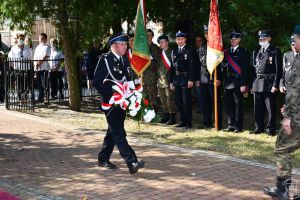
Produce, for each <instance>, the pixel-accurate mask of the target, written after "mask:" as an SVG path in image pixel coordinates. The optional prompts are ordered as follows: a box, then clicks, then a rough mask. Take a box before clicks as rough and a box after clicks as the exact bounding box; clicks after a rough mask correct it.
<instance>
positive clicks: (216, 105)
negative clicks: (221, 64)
mask: <svg viewBox="0 0 300 200" xmlns="http://www.w3.org/2000/svg"><path fill="white" fill-rule="evenodd" d="M217 67H218V66H217ZM217 67H216V68H215V70H214V73H215V74H214V102H215V103H214V105H215V109H214V111H215V129H216V131H219V115H218V86H217V80H218V73H217Z"/></svg>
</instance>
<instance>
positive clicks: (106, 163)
mask: <svg viewBox="0 0 300 200" xmlns="http://www.w3.org/2000/svg"><path fill="white" fill-rule="evenodd" d="M97 165H98V166H99V167H105V168H107V169H116V168H117V165H115V164H112V163H111V162H109V161H98V163H97Z"/></svg>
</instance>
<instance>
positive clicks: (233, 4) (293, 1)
mask: <svg viewBox="0 0 300 200" xmlns="http://www.w3.org/2000/svg"><path fill="white" fill-rule="evenodd" d="M137 4H138V0H126V1H125V0H101V1H94V0H84V1H82V0H42V1H41V0H26V1H24V0H0V21H2V22H3V21H4V20H7V19H9V20H10V26H11V28H14V27H16V28H19V29H23V30H27V31H30V29H31V27H32V25H33V24H34V20H35V19H36V17H37V16H40V17H44V18H46V19H49V20H52V21H54V22H55V24H56V26H57V28H58V31H59V34H60V36H61V37H62V41H63V42H64V45H63V49H64V51H65V53H66V52H67V56H66V62H67V63H69V66H67V70H69V73H70V76H71V77H70V79H71V85H73V87H74V85H76V83H73V82H76V81H77V82H78V79H77V78H76V77H77V76H78V74H77V73H78V71H76V66H75V65H76V62H75V59H76V56H77V55H78V54H80V52H81V51H82V49H86V48H87V47H88V46H89V44H90V43H91V41H92V40H93V39H95V38H100V39H105V38H107V36H108V35H109V34H110V31H111V30H113V32H118V31H121V30H122V28H121V24H122V23H123V22H125V21H127V22H128V27H129V28H130V27H133V22H134V19H135V15H136V9H137ZM209 6H210V0H168V1H161V0H146V10H147V16H148V20H152V21H154V22H162V23H163V27H164V29H163V30H164V33H167V34H169V33H171V34H173V35H174V33H175V32H176V31H177V30H178V29H183V30H184V29H185V31H187V32H189V33H190V35H191V36H194V35H195V34H197V33H202V27H203V24H207V22H208V17H209ZM299 10H300V2H299V0H285V1H279V0H264V1H261V0H248V1H245V0H219V11H220V13H219V14H220V19H221V29H222V33H223V36H224V43H225V44H227V45H228V37H227V36H228V34H229V33H230V32H231V31H233V30H235V31H240V32H242V33H243V35H244V37H243V39H242V45H243V46H245V47H246V48H248V49H249V50H253V49H254V48H255V47H256V46H257V32H258V30H260V29H270V30H272V31H273V37H272V39H273V41H274V43H275V44H276V45H277V46H279V47H281V48H282V50H283V51H286V50H288V49H289V42H288V41H289V38H290V35H291V31H292V27H293V26H294V25H295V24H296V23H300V17H299ZM68 59H71V61H70V60H68ZM77 85H78V84H77ZM71 87H72V86H71ZM70 89H74V88H70ZM72 92H74V91H72ZM75 92H79V91H77V90H76V89H75ZM72 98H74V99H73V101H75V102H76V105H74V106H73V109H75V110H78V109H79V107H80V104H78V101H79V98H80V97H79V95H75V96H73V97H72ZM71 107H72V106H71Z"/></svg>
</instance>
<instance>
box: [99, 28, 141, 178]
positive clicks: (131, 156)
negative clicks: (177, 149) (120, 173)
mask: <svg viewBox="0 0 300 200" xmlns="http://www.w3.org/2000/svg"><path fill="white" fill-rule="evenodd" d="M127 40H128V39H127V37H126V36H125V35H122V34H121V33H119V34H115V35H113V36H111V37H110V39H109V43H110V46H111V52H109V53H107V54H105V55H104V56H102V57H101V58H100V60H99V61H98V64H97V68H96V71H95V77H94V86H95V88H96V89H97V90H98V92H99V94H100V95H101V96H102V101H103V102H105V103H108V102H109V100H110V98H111V97H112V94H113V89H112V86H113V85H114V83H113V82H112V81H106V80H113V81H116V82H120V83H124V82H126V81H130V74H129V71H128V68H129V65H130V64H129V61H128V58H127V57H126V56H124V55H125V54H126V50H127ZM105 116H106V120H107V123H108V130H107V132H106V136H105V138H104V141H103V146H102V149H101V151H100V153H99V155H98V166H101V167H106V168H109V169H115V168H116V165H114V164H113V163H111V162H110V161H109V159H110V156H111V154H112V152H113V149H114V146H115V145H116V146H117V147H118V149H119V152H120V154H121V156H122V157H123V159H124V160H125V162H126V164H127V166H128V169H129V172H130V173H131V174H134V173H137V172H138V170H139V169H140V168H143V167H144V163H145V162H144V161H142V160H141V161H138V158H137V156H136V154H135V152H134V150H133V149H132V148H131V146H130V145H129V144H128V142H127V139H126V131H125V129H124V121H125V117H126V111H125V110H123V109H122V108H121V107H120V106H111V107H110V108H109V109H108V110H105Z"/></svg>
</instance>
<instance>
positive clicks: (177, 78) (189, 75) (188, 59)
mask: <svg viewBox="0 0 300 200" xmlns="http://www.w3.org/2000/svg"><path fill="white" fill-rule="evenodd" d="M196 59H197V58H196V51H195V49H194V48H192V47H190V46H188V44H186V45H185V46H184V47H183V49H182V51H181V52H179V48H178V47H176V48H175V49H174V50H173V53H172V67H171V78H170V83H173V84H174V85H175V86H187V84H188V81H195V80H196V62H197V60H196Z"/></svg>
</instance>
